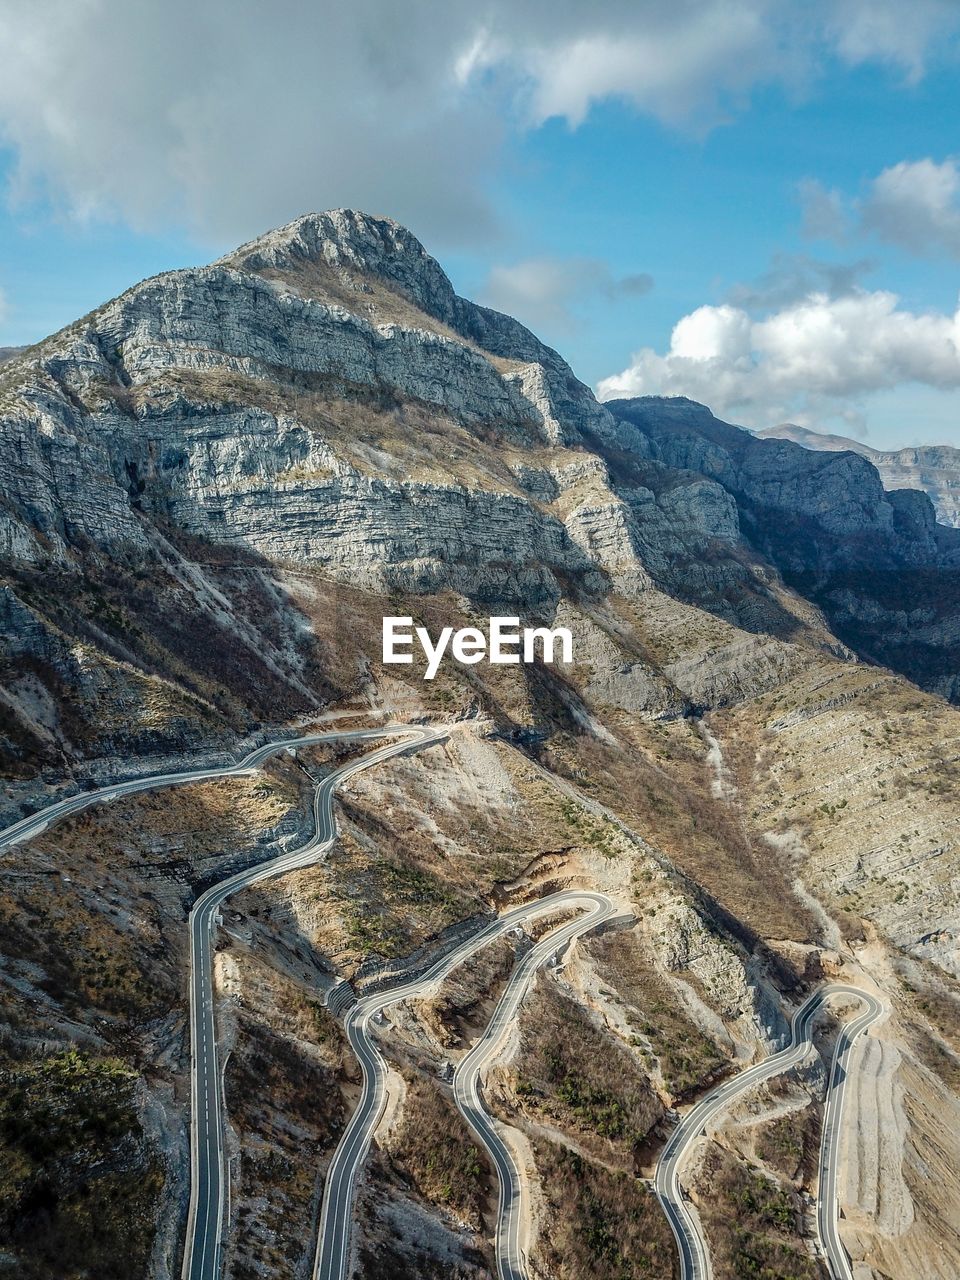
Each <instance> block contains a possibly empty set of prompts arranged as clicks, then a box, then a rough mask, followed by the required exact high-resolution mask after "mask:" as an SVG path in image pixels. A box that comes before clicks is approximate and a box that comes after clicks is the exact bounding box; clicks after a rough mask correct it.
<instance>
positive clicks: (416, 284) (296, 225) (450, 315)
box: [215, 209, 456, 323]
mask: <svg viewBox="0 0 960 1280" xmlns="http://www.w3.org/2000/svg"><path fill="white" fill-rule="evenodd" d="M215 265H223V266H232V267H238V268H240V269H241V270H245V271H253V272H257V273H262V272H264V271H281V272H284V273H287V272H292V273H294V274H295V273H297V272H298V271H299V272H303V271H304V270H305V269H307V270H308V269H309V268H310V267H317V266H320V267H330V268H333V269H334V270H335V271H340V272H346V273H349V274H351V275H359V276H360V277H361V278H362V277H365V276H373V277H376V278H377V279H379V280H380V281H382V282H383V283H384V284H386V285H387V286H388V287H391V288H394V289H396V290H398V291H399V292H401V293H402V294H403V295H405V296H406V297H407V298H408V299H409V300H410V301H411V302H413V303H415V304H416V305H417V306H418V307H420V308H422V310H424V311H425V312H427V314H428V315H431V316H433V317H435V318H436V319H438V320H441V321H443V322H444V323H450V322H451V321H452V320H453V319H454V315H455V311H456V294H455V292H454V289H453V285H452V284H451V283H450V281H449V279H448V278H447V274H446V272H445V271H444V270H443V268H442V267H441V266H440V264H439V263H438V262H437V261H436V259H435V258H432V257H431V256H430V254H429V253H427V251H426V249H425V248H424V247H423V245H422V244H421V243H420V241H419V240H418V239H417V237H416V236H415V235H414V234H413V233H412V232H411V231H408V230H407V228H406V227H403V226H401V225H400V223H399V222H395V221H394V219H393V218H386V217H378V216H373V215H371V214H368V213H362V212H360V211H358V210H356V209H330V210H327V211H326V212H324V213H306V214H303V215H302V216H301V217H299V218H294V220H293V221H292V222H288V223H287V224H286V225H285V226H282V227H277V228H276V229H275V230H273V231H268V232H266V233H265V234H264V235H262V236H258V237H257V239H255V240H251V241H249V243H247V244H245V245H241V246H240V248H239V249H236V250H234V251H233V252H232V253H230V254H228V255H226V256H225V257H224V258H221V259H220V261H219V263H217V264H215Z"/></svg>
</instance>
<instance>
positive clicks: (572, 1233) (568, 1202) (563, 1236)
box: [533, 1139, 721, 1280]
mask: <svg viewBox="0 0 960 1280" xmlns="http://www.w3.org/2000/svg"><path fill="white" fill-rule="evenodd" d="M533 1149H534V1157H535V1159H536V1164H537V1173H538V1175H539V1180H540V1188H541V1191H542V1194H543V1197H544V1201H545V1204H544V1214H545V1226H544V1229H542V1230H541V1231H540V1234H539V1236H538V1239H537V1245H536V1248H537V1252H538V1253H539V1255H540V1257H539V1261H540V1268H538V1270H542V1271H543V1272H544V1273H545V1274H547V1275H550V1276H553V1277H555V1278H556V1280H596V1278H597V1277H603V1280H640V1278H641V1277H657V1278H658V1280H661V1278H663V1277H667V1276H675V1275H676V1274H677V1262H676V1250H675V1248H674V1244H673V1237H672V1235H671V1234H670V1228H669V1226H668V1225H667V1220H666V1218H665V1217H664V1216H663V1213H662V1211H661V1209H660V1206H659V1204H658V1203H657V1200H656V1198H655V1196H654V1195H653V1192H652V1191H651V1189H650V1187H649V1186H648V1184H647V1183H646V1182H644V1181H642V1180H641V1179H639V1178H634V1177H632V1176H631V1175H630V1174H628V1173H616V1172H612V1171H611V1170H610V1169H607V1168H606V1167H604V1166H603V1165H600V1164H597V1163H595V1162H594V1161H592V1160H589V1159H587V1158H586V1157H584V1156H582V1155H580V1154H578V1153H577V1152H575V1151H570V1150H569V1149H568V1148H567V1147H563V1146H560V1145H558V1144H556V1143H552V1142H547V1141H544V1140H542V1139H537V1140H536V1141H535V1142H534V1144H533ZM547 1224H548V1225H547ZM717 1274H718V1275H719V1274H721V1273H720V1272H718V1273H717Z"/></svg>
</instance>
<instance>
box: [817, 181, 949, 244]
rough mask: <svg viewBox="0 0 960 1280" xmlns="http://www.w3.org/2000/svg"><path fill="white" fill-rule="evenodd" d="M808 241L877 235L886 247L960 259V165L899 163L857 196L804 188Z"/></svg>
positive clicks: (820, 188)
mask: <svg viewBox="0 0 960 1280" xmlns="http://www.w3.org/2000/svg"><path fill="white" fill-rule="evenodd" d="M799 194H800V202H801V205H802V208H803V233H804V235H806V236H807V238H808V239H813V240H834V241H838V242H843V241H847V240H849V239H850V238H851V237H852V235H853V233H854V232H857V233H859V234H861V235H863V234H873V235H875V236H877V238H878V239H880V240H882V241H884V242H885V243H886V244H894V245H898V246H899V247H900V248H901V249H906V250H907V251H908V252H910V253H917V254H922V255H926V256H933V255H936V254H942V253H946V254H948V255H949V256H950V257H953V258H960V166H958V163H957V160H956V158H955V157H953V156H949V157H948V158H947V159H946V160H942V161H936V160H934V159H932V158H931V157H930V156H927V157H925V158H924V159H922V160H901V161H900V162H899V163H898V164H894V165H890V167H889V168H887V169H884V170H883V171H882V172H881V173H879V174H877V176H876V177H874V178H871V179H870V181H869V182H868V183H867V184H866V186H865V188H864V189H863V191H862V193H861V194H860V195H858V196H845V195H844V194H843V193H842V192H840V191H836V190H828V189H827V188H826V187H824V186H823V185H822V184H821V183H819V182H817V181H816V179H813V178H806V179H804V180H803V182H801V183H800V191H799Z"/></svg>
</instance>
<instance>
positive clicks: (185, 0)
mask: <svg viewBox="0 0 960 1280" xmlns="http://www.w3.org/2000/svg"><path fill="white" fill-rule="evenodd" d="M958 20H960V12H958V9H957V6H955V5H950V4H947V5H944V4H941V3H939V2H938V0H914V2H913V3H912V4H911V5H910V6H909V9H908V8H907V6H904V5H903V4H902V3H901V0H869V2H868V0H809V2H808V3H807V4H805V5H803V6H798V5H796V4H795V3H794V0H674V2H673V3H671V4H669V5H666V4H664V3H663V2H662V0H599V2H598V3H596V4H593V5H586V4H583V3H582V2H581V0H509V2H508V0H486V3H484V4H483V5H482V6H477V5H476V4H475V3H474V2H473V0H449V2H448V3H446V4H443V5H438V4H416V5H405V6H398V5H393V4H389V3H387V2H386V0H356V3H354V4H350V5H334V4H306V3H303V0H274V3H271V4H269V5H267V4H259V5H258V4H251V3H242V2H241V3H239V4H238V3H237V2H236V0H200V2H199V3H198V2H197V0H141V3H137V4H126V5H124V4H120V5H117V4H108V3H107V0H46V2H45V3H44V4H42V5H38V4H37V3H36V2H35V0H3V3H2V5H0V47H2V48H3V50H4V60H3V62H4V65H3V76H2V78H0V141H3V142H5V143H6V145H8V146H9V147H11V148H12V149H13V151H14V153H15V155H16V157H17V165H18V170H17V173H18V186H19V190H20V192H21V193H22V194H26V195H28V196H29V195H30V194H32V193H37V192H39V193H41V194H42V195H45V196H49V197H51V198H52V199H53V200H54V201H55V202H56V203H57V204H59V206H60V207H61V208H62V209H64V210H65V211H67V212H68V213H69V214H71V215H73V216H76V217H84V216H97V217H101V216H119V217H121V218H123V219H125V220H127V221H129V222H131V223H132V224H134V225H137V226H164V225H168V224H169V223H171V221H180V222H183V223H186V224H188V225H192V226H193V227H194V228H195V229H196V230H197V231H198V232H200V233H201V234H203V235H205V236H208V237H210V238H212V239H215V240H218V241H224V240H237V239H240V238H242V237H244V236H247V235H250V234H253V233H256V232H258V231H261V230H263V229H264V228H265V227H267V226H269V225H271V224H276V223H278V222H282V221H284V220H286V219H287V218H289V217H291V216H293V215H295V214H297V213H299V212H302V211H303V210H305V209H309V208H317V207H325V206H330V205H343V204H352V205H358V206H360V207H363V208H367V209H369V210H370V211H371V212H386V213H391V214H393V215H394V216H396V217H398V218H400V219H401V220H403V221H405V222H408V223H410V224H411V225H412V226H413V227H414V228H415V229H416V230H418V231H420V232H421V233H423V234H425V235H427V236H437V237H439V238H440V239H442V240H445V241H447V242H449V241H451V240H454V239H457V238H459V239H460V240H470V239H475V238H476V236H477V235H478V234H480V233H482V232H483V231H484V230H485V229H487V230H489V228H490V227H491V225H492V224H493V222H494V218H493V214H492V212H491V208H490V204H489V200H488V198H487V195H486V191H487V190H488V179H489V177H490V175H491V174H492V173H493V172H494V170H495V166H496V165H497V163H498V157H499V153H500V144H501V141H502V138H503V135H504V134H505V132H506V131H507V130H508V129H511V128H523V127H535V126H536V125H538V124H539V123H541V122H542V121H544V120H546V119H548V118H550V117H554V116H559V117H562V118H564V119H565V120H567V121H568V122H569V123H570V124H571V125H576V124H578V123H579V122H580V121H582V120H583V119H584V117H585V116H586V115H587V114H588V112H589V111H590V110H591V108H592V107H593V106H594V104H596V103H597V102H599V101H601V100H603V99H607V98H610V97H619V98H621V99H624V100H626V101H627V102H629V103H631V104H632V105H633V106H635V107H636V108H637V109H638V110H640V111H644V112H650V113H653V114H654V115H656V116H658V117H660V118H661V119H664V120H667V121H671V122H674V123H677V122H679V123H682V124H687V123H689V122H691V121H693V122H695V123H697V124H703V123H710V124H714V123H718V122H721V121H723V120H724V119H727V118H729V116H730V114H731V112H733V111H735V110H737V109H738V108H739V107H740V106H742V105H743V104H744V103H745V102H746V101H747V99H748V97H749V94H750V93H751V91H752V90H753V89H754V88H755V87H756V86H758V85H763V84H770V83H773V82H778V83H782V84H786V85H788V86H791V87H794V88H795V87H797V86H804V85H807V84H810V83H812V82H814V81H815V80H816V78H817V76H818V75H819V74H821V73H822V72H826V71H828V70H830V69H831V68H830V66H829V63H830V61H831V59H836V58H839V59H841V60H843V61H845V62H847V63H849V64H856V63H859V62H862V61H865V60H878V59H879V60H880V61H883V62H889V63H891V64H893V65H895V66H898V67H899V68H900V69H901V70H902V71H903V73H904V74H905V75H906V76H908V77H916V76H918V75H919V74H921V72H922V70H923V68H924V65H925V62H926V59H927V58H928V56H929V51H930V49H931V48H932V47H934V44H936V45H937V46H938V47H940V46H942V45H943V44H944V42H945V41H946V40H947V39H948V38H949V37H950V36H951V35H952V33H953V31H954V30H955V29H956V26H957V22H958Z"/></svg>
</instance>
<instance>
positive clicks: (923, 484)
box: [755, 422, 960, 528]
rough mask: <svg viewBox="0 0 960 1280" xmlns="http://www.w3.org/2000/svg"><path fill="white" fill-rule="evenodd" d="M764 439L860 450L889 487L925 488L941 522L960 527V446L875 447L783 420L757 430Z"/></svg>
mask: <svg viewBox="0 0 960 1280" xmlns="http://www.w3.org/2000/svg"><path fill="white" fill-rule="evenodd" d="M755 434H756V435H757V436H759V437H760V438H761V439H767V440H769V439H774V440H792V441H793V442H794V444H800V445H803V447H804V448H805V449H818V450H821V451H828V452H830V453H839V452H842V451H843V450H845V449H849V450H850V452H851V453H859V454H860V456H861V458H866V459H867V460H868V461H869V462H872V463H873V465H874V466H875V467H876V468H877V470H878V471H879V472H880V479H881V480H882V481H883V487H884V488H885V489H922V490H923V492H924V493H927V494H929V495H930V500H931V502H932V503H933V505H934V508H935V509H936V512H937V519H938V520H939V522H940V523H941V524H949V525H953V527H954V528H958V527H960V449H952V448H951V447H950V446H949V445H946V444H922V445H918V446H917V447H916V448H913V449H889V450H886V449H872V448H871V447H870V446H869V445H868V444H864V443H863V442H862V441H861V440H849V439H847V437H846V436H833V435H825V434H822V433H821V432H819V431H810V430H809V429H808V428H807V427H798V426H797V425H796V423H793V422H782V423H781V424H780V425H779V426H778V427H768V428H767V430H766V431H757V432H755Z"/></svg>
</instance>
